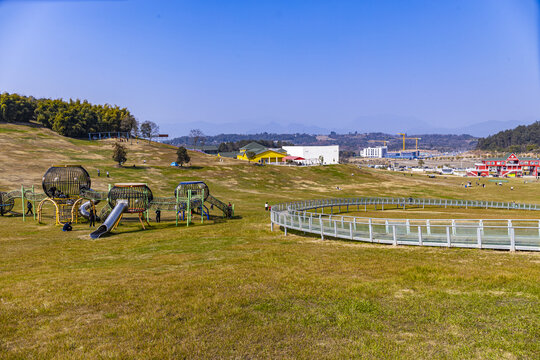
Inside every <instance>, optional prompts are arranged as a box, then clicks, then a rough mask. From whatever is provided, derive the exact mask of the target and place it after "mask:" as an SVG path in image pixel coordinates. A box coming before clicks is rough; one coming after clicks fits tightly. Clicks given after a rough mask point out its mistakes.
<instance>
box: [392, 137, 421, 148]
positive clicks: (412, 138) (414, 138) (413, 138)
mask: <svg viewBox="0 0 540 360" xmlns="http://www.w3.org/2000/svg"><path fill="white" fill-rule="evenodd" d="M398 135H401V136H402V137H403V151H405V139H410V140H416V151H418V140H422V138H416V137H406V136H407V135H406V134H404V133H398Z"/></svg>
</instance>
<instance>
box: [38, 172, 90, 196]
mask: <svg viewBox="0 0 540 360" xmlns="http://www.w3.org/2000/svg"><path fill="white" fill-rule="evenodd" d="M42 184H43V191H44V192H45V194H47V196H48V197H50V198H53V199H56V198H72V197H78V196H79V193H80V192H81V190H87V189H90V185H91V183H90V175H89V174H88V171H86V170H85V169H84V168H83V167H82V166H80V165H62V166H53V167H51V168H49V170H47V172H46V173H45V175H43V181H42Z"/></svg>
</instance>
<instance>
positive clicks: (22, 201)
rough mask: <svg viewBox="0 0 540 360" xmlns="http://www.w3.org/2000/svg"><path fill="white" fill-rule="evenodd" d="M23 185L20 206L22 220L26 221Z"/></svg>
mask: <svg viewBox="0 0 540 360" xmlns="http://www.w3.org/2000/svg"><path fill="white" fill-rule="evenodd" d="M24 205H25V203H24V185H21V206H22V219H23V221H26V214H25V213H24Z"/></svg>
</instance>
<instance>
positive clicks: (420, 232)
mask: <svg viewBox="0 0 540 360" xmlns="http://www.w3.org/2000/svg"><path fill="white" fill-rule="evenodd" d="M418 245H420V246H422V245H424V243H423V241H422V228H421V227H420V226H418Z"/></svg>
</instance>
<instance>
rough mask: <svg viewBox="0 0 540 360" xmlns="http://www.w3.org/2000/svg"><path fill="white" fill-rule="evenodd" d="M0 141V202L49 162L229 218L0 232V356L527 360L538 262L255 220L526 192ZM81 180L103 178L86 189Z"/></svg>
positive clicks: (2, 222) (17, 134) (535, 317)
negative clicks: (197, 203)
mask: <svg viewBox="0 0 540 360" xmlns="http://www.w3.org/2000/svg"><path fill="white" fill-rule="evenodd" d="M0 144H2V152H1V153H0V173H1V174H2V175H1V176H0V191H5V190H10V189H16V188H18V187H20V185H21V183H23V184H25V185H27V186H29V185H32V184H34V185H36V186H37V188H39V187H40V181H41V177H42V175H43V174H44V173H45V171H46V170H47V168H48V167H49V166H50V165H53V164H81V165H83V166H84V167H85V168H86V169H87V170H89V172H90V174H91V176H92V187H93V188H94V189H96V190H106V189H107V183H114V182H125V181H136V182H146V183H148V185H149V186H150V188H151V189H152V191H153V192H154V194H156V195H158V196H170V195H172V191H173V189H174V187H175V186H176V184H177V183H178V182H180V181H185V180H204V181H206V182H207V183H208V184H209V186H210V191H211V193H212V194H213V195H214V196H216V197H218V198H220V199H222V200H223V201H226V202H228V201H231V202H232V203H234V204H235V208H236V213H237V214H239V216H240V218H237V219H231V220H227V221H221V220H216V221H206V222H205V223H204V224H200V223H196V224H195V225H194V226H191V225H190V226H189V227H185V226H184V225H182V226H180V227H175V226H174V222H172V219H173V216H174V214H173V213H164V214H162V218H163V219H164V220H165V221H164V222H162V223H161V224H155V223H152V227H151V228H150V229H149V230H146V231H142V230H139V225H138V224H137V222H136V221H134V220H130V219H129V218H128V219H127V220H126V221H123V222H122V223H121V225H120V226H119V227H118V229H117V231H115V233H114V235H112V236H109V237H106V238H102V239H99V240H97V241H91V240H89V238H88V234H89V232H90V231H89V229H88V227H87V225H85V224H80V225H76V226H75V228H74V231H73V232H71V233H63V232H62V231H61V230H60V229H59V228H58V227H56V226H54V225H52V221H48V222H47V223H46V224H42V225H39V224H37V223H35V222H33V221H32V220H27V221H26V222H25V223H23V222H22V219H21V218H19V217H3V218H0V358H28V357H38V358H95V357H118V358H133V357H139V358H182V357H189V358H218V357H219V358H222V357H225V358H231V357H232V358H254V357H256V358H276V357H277V358H348V357H363V358H374V359H375V358H377V359H379V358H396V357H402V358H411V359H412V358H414V359H417V358H434V357H436V358H509V359H512V358H535V357H536V355H537V354H538V352H539V351H540V345H539V343H540V342H539V341H538V340H539V339H540V333H539V329H540V320H539V319H540V285H539V282H538V279H539V278H540V255H539V254H535V253H534V254H533V253H508V252H497V251H478V250H466V249H436V248H419V247H391V246H380V245H371V244H364V243H353V242H346V241H338V240H329V241H321V240H320V239H318V238H316V237H309V236H300V235H301V234H298V235H290V236H287V237H285V236H284V235H283V233H282V232H279V231H276V232H273V233H272V232H270V226H269V219H268V217H269V216H268V213H266V212H265V211H264V207H263V205H264V202H265V201H269V202H270V203H276V202H281V201H287V200H294V199H309V198H323V197H334V196H356V195H381V196H392V195H394V196H426V197H447V198H469V199H494V198H497V199H501V200H515V201H524V202H540V197H539V195H538V193H539V192H538V190H539V186H540V185H539V184H538V183H537V182H528V183H523V180H511V182H510V184H508V185H504V186H502V187H498V186H495V185H493V184H492V183H487V182H486V183H487V184H488V185H487V187H486V188H482V187H473V188H471V189H464V188H463V187H462V186H460V185H461V183H463V181H464V180H463V179H461V178H450V177H449V178H441V177H439V178H436V179H429V178H427V177H425V176H420V175H414V176H410V175H409V174H406V176H404V174H402V173H390V172H386V171H378V170H371V169H370V170H366V169H359V168H357V167H354V166H352V165H338V166H331V167H312V168H288V167H283V168H281V167H280V168H277V167H271V166H265V167H259V166H254V165H252V164H248V163H245V162H241V161H237V160H230V159H224V161H223V162H220V161H218V159H216V158H215V157H213V156H207V155H203V154H198V153H190V155H191V157H192V167H190V168H186V169H177V168H172V167H170V166H169V165H168V164H169V163H170V162H171V161H174V159H175V149H174V148H173V147H170V146H167V145H162V144H156V143H152V144H148V143H147V142H139V143H138V144H137V143H136V142H135V143H134V144H133V145H131V144H129V145H128V161H127V164H126V167H124V168H117V167H115V166H114V163H113V161H112V159H111V156H112V146H111V144H112V143H111V141H101V142H89V141H81V140H73V139H69V138H64V137H61V136H59V135H57V134H55V133H53V132H51V131H49V130H46V129H37V128H30V127H23V126H17V125H0ZM143 160H146V163H144V162H143ZM133 165H135V167H133ZM98 168H99V169H101V172H102V174H104V173H105V171H109V172H110V174H111V177H110V178H106V177H103V176H101V177H99V178H98V177H97V174H96V171H97V169H98ZM482 181H485V180H482ZM337 186H339V187H340V188H341V189H343V190H341V191H340V190H337V189H336V187H337ZM510 186H514V188H515V190H513V191H511V190H510ZM456 212H457V213H459V214H461V216H467V215H468V216H471V217H481V216H486V217H487V216H493V212H489V213H486V212H483V211H481V210H475V211H469V212H467V211H465V210H459V211H456ZM407 214H410V213H402V214H398V215H397V216H408V215H407ZM498 214H500V215H501V216H518V217H523V216H527V214H526V213H523V214H519V213H515V212H499V213H498ZM377 215H378V216H383V215H379V214H375V216H377ZM444 215H445V216H447V215H446V214H444ZM532 215H533V216H534V215H535V214H532ZM411 216H414V214H413V215H411ZM528 216H531V215H530V214H529V215H528ZM49 219H50V218H49ZM46 220H47V219H46ZM196 221H197V222H198V219H196Z"/></svg>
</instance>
